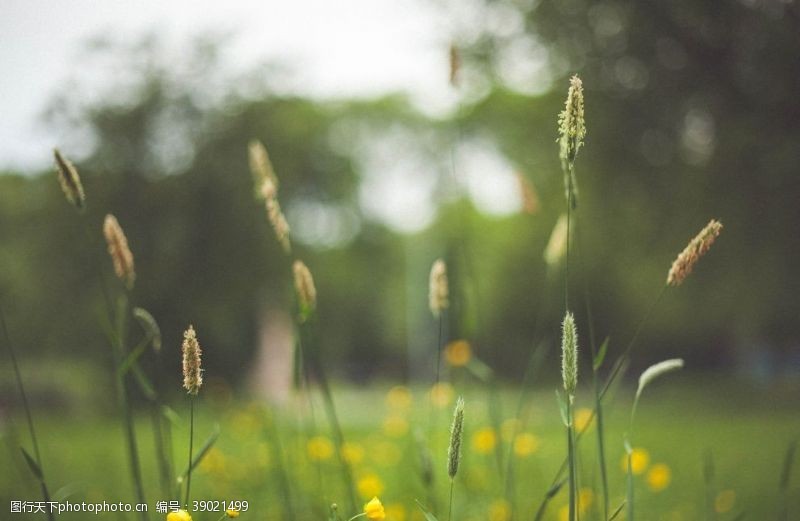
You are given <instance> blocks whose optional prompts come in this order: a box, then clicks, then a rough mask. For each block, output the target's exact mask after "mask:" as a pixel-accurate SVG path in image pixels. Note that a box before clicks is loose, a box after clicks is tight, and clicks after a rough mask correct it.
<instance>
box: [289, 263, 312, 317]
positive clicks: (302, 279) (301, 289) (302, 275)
mask: <svg viewBox="0 0 800 521" xmlns="http://www.w3.org/2000/svg"><path fill="white" fill-rule="evenodd" d="M292 270H293V271H294V289H295V291H297V300H298V302H299V304H300V316H301V318H302V319H303V320H305V319H306V318H308V316H309V315H310V314H311V313H312V312H313V311H314V310H315V309H316V308H317V289H316V287H314V278H313V277H312V276H311V272H310V271H309V270H308V267H307V266H306V265H305V264H304V263H303V261H300V260H296V261H294V264H293V265H292Z"/></svg>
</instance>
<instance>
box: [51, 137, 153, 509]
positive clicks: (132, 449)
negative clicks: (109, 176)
mask: <svg viewBox="0 0 800 521" xmlns="http://www.w3.org/2000/svg"><path fill="white" fill-rule="evenodd" d="M53 155H54V159H55V166H56V174H57V177H58V181H59V184H60V185H61V188H62V190H63V191H64V195H65V197H66V199H67V201H68V202H69V203H70V204H72V205H73V206H74V207H75V208H76V210H77V212H78V214H79V217H80V222H81V227H82V229H83V233H84V235H85V236H86V243H87V244H88V245H89V246H90V248H91V249H95V247H96V243H95V235H94V233H93V232H92V231H91V230H90V228H89V222H88V219H87V217H86V195H85V192H84V189H83V184H82V182H81V178H80V175H79V174H78V170H77V169H76V168H75V166H74V165H73V164H72V162H70V161H69V160H68V159H66V158H65V157H64V156H63V155H62V154H61V152H59V150H58V149H56V150H54V151H53ZM109 217H112V219H113V216H106V220H105V222H104V225H103V233H104V234H105V235H106V239H107V240H108V239H110V237H109V234H110V233H111V232H113V233H114V234H116V233H117V232H119V234H120V235H122V237H121V240H118V239H119V237H115V240H116V243H115V244H114V245H113V247H112V244H111V240H109V252H110V253H111V255H112V260H113V261H114V266H115V270H116V269H117V268H118V266H119V260H120V258H119V257H118V256H119V255H120V254H121V253H122V254H124V255H125V256H126V258H125V259H124V261H125V262H126V263H127V266H125V267H127V268H129V269H130V271H129V272H128V273H127V284H126V289H130V285H131V284H132V282H133V278H134V277H135V274H134V273H133V271H132V263H133V259H132V257H131V255H130V251H129V250H128V251H125V252H120V250H119V246H122V245H124V247H125V248H124V249H126V250H127V241H126V240H125V238H124V234H123V233H122V231H121V229H119V230H118V228H119V226H118V224H117V223H116V219H113V221H114V222H113V223H110V222H109ZM110 224H117V226H116V228H117V229H114V230H111V229H110V228H109V225H110ZM115 251H116V256H115ZM118 273H119V271H118ZM97 275H98V280H99V282H100V287H101V290H102V294H103V299H104V301H105V305H106V311H107V314H108V325H109V337H110V343H111V355H112V369H113V372H114V375H115V387H116V394H117V401H118V403H119V407H120V415H121V417H122V423H123V431H124V433H125V445H126V449H127V452H128V461H129V466H130V470H131V476H132V478H133V483H134V490H135V493H136V498H137V500H138V502H139V503H146V500H145V496H144V486H143V484H142V475H141V468H140V466H139V453H138V446H137V443H136V433H135V429H134V425H133V415H132V411H131V408H130V403H129V400H128V395H127V388H126V381H125V374H124V373H123V372H122V371H121V364H122V361H123V359H124V358H125V327H127V320H126V315H127V312H128V301H127V292H125V293H124V294H123V296H122V297H121V298H120V300H119V302H118V306H116V307H115V306H114V304H113V302H112V300H111V295H110V293H109V290H108V286H107V284H106V280H105V276H104V273H103V270H102V268H101V269H100V270H98V272H97ZM141 517H142V519H143V520H146V519H147V515H146V513H144V512H142V514H141Z"/></svg>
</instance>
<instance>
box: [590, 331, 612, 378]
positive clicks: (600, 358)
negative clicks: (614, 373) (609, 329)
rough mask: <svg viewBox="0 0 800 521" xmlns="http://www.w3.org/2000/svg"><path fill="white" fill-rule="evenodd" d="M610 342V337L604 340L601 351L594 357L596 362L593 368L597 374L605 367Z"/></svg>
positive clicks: (593, 363)
mask: <svg viewBox="0 0 800 521" xmlns="http://www.w3.org/2000/svg"><path fill="white" fill-rule="evenodd" d="M608 340H609V338H608V337H606V339H605V340H603V344H602V345H601V346H600V350H599V351H598V352H597V354H596V355H595V357H594V361H593V362H592V368H593V369H594V372H595V373H596V372H597V371H599V370H600V368H601V367H602V366H603V361H604V360H605V359H606V353H607V352H608Z"/></svg>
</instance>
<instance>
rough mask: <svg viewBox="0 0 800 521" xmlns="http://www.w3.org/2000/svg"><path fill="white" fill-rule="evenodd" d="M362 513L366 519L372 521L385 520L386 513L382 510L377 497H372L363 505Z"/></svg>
mask: <svg viewBox="0 0 800 521" xmlns="http://www.w3.org/2000/svg"><path fill="white" fill-rule="evenodd" d="M364 513H365V514H366V515H367V519H371V520H373V521H383V520H384V519H386V511H385V510H384V509H383V505H382V504H381V500H380V499H378V496H375V497H373V498H372V500H370V502H369V503H367V504H366V505H364Z"/></svg>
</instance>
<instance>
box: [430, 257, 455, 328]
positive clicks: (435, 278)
mask: <svg viewBox="0 0 800 521" xmlns="http://www.w3.org/2000/svg"><path fill="white" fill-rule="evenodd" d="M448 297H449V290H448V285H447V265H446V264H445V263H444V260H443V259H436V261H434V263H433V266H432V267H431V275H430V281H429V284H428V305H429V306H430V308H431V313H433V316H435V317H438V316H439V315H441V313H442V311H443V310H445V309H447V307H448V306H449V305H450V301H449V299H448Z"/></svg>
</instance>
